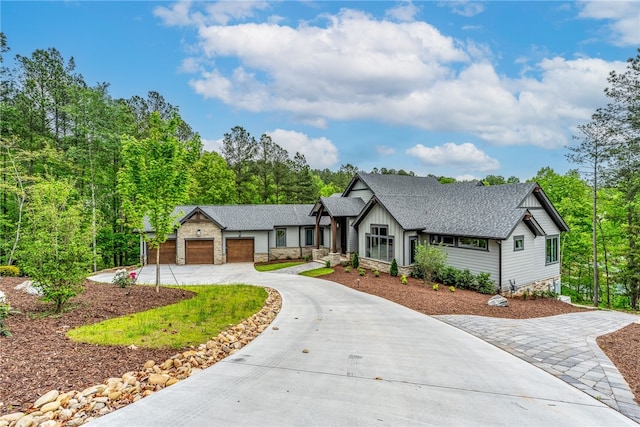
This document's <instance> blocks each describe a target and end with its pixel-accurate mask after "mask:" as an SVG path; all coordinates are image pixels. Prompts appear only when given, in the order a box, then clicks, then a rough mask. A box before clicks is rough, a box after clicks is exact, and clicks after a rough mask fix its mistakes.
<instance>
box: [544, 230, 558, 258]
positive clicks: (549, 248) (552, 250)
mask: <svg viewBox="0 0 640 427" xmlns="http://www.w3.org/2000/svg"><path fill="white" fill-rule="evenodd" d="M545 243H546V251H545V253H546V262H547V264H555V263H557V262H558V236H547V239H546V242H545Z"/></svg>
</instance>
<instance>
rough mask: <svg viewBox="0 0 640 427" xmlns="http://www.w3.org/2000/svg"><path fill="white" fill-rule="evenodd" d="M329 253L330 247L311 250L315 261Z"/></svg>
mask: <svg viewBox="0 0 640 427" xmlns="http://www.w3.org/2000/svg"><path fill="white" fill-rule="evenodd" d="M327 255H329V249H328V248H320V249H312V250H311V257H312V259H313V260H314V261H318V260H319V259H320V258H324V257H326V256H327Z"/></svg>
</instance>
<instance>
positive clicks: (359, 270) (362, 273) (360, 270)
mask: <svg viewBox="0 0 640 427" xmlns="http://www.w3.org/2000/svg"><path fill="white" fill-rule="evenodd" d="M358 274H359V275H360V276H364V275H365V274H366V272H365V271H364V268H362V267H360V268H358Z"/></svg>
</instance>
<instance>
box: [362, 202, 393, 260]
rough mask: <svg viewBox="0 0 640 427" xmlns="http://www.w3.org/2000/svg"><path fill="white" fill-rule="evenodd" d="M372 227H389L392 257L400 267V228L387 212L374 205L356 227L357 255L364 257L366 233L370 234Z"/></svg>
mask: <svg viewBox="0 0 640 427" xmlns="http://www.w3.org/2000/svg"><path fill="white" fill-rule="evenodd" d="M372 225H386V226H388V227H389V236H393V237H394V241H393V250H394V254H393V256H394V257H395V258H396V262H398V264H399V265H402V264H401V259H400V257H402V252H401V251H402V233H403V230H402V227H400V225H399V224H398V223H397V222H396V220H395V219H393V217H392V216H391V215H389V212H387V210H386V209H384V208H382V207H381V206H380V205H378V204H376V205H375V206H374V207H373V208H372V209H371V210H370V211H369V213H368V214H367V216H366V217H365V218H364V219H363V220H362V221H361V222H360V225H359V226H358V247H359V248H360V249H359V250H358V254H359V255H360V256H361V257H365V255H366V247H367V240H366V235H367V233H370V232H371V226H372Z"/></svg>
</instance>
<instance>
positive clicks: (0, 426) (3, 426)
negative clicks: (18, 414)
mask: <svg viewBox="0 0 640 427" xmlns="http://www.w3.org/2000/svg"><path fill="white" fill-rule="evenodd" d="M0 427H9V421H3V420H0Z"/></svg>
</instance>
